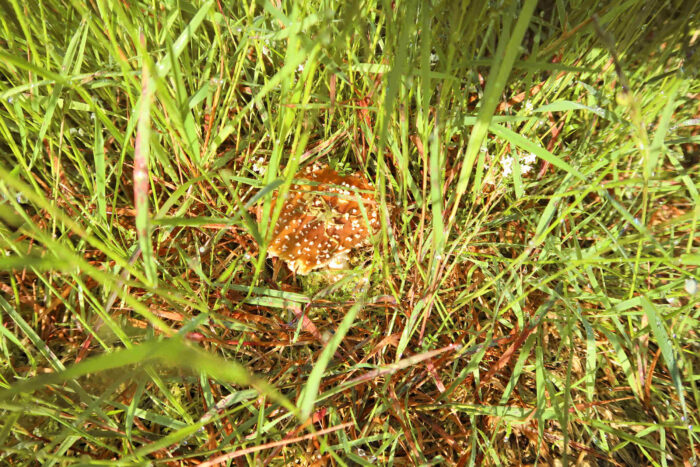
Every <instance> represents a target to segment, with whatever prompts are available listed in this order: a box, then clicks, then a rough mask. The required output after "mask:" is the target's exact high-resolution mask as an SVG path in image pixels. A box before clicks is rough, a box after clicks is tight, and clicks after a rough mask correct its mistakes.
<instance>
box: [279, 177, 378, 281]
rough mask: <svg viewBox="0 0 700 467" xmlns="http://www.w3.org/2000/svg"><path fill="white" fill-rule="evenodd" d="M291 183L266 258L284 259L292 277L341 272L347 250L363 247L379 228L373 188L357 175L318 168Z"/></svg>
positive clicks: (345, 260)
mask: <svg viewBox="0 0 700 467" xmlns="http://www.w3.org/2000/svg"><path fill="white" fill-rule="evenodd" d="M296 179H297V183H296V184H294V185H292V186H291V190H290V192H289V194H288V196H287V199H286V200H285V202H284V206H283V207H282V211H281V213H280V217H279V219H278V220H277V224H276V225H275V230H274V233H273V237H272V241H271V243H270V246H269V247H268V250H267V252H268V254H269V255H270V256H271V257H279V258H281V259H283V260H285V261H286V262H287V265H288V266H289V268H290V269H291V270H292V271H294V272H295V273H297V274H303V275H305V274H308V273H309V272H311V271H312V270H314V269H319V268H324V267H329V268H334V269H339V268H342V267H344V266H345V264H346V263H347V260H348V259H349V257H350V253H351V251H352V250H353V249H354V248H358V247H361V246H364V245H367V244H368V243H369V237H370V235H371V233H374V232H375V231H376V230H377V229H378V228H379V214H378V209H377V204H376V202H375V201H374V195H373V194H372V193H370V192H369V191H371V190H372V186H371V185H370V184H369V183H368V182H367V181H366V180H365V179H364V178H363V177H362V176H360V175H348V176H340V175H338V173H337V172H336V171H335V170H333V169H331V168H329V167H328V166H325V165H319V164H314V165H313V166H309V167H307V168H306V169H305V170H303V171H301V172H299V173H298V174H297V176H296ZM304 182H309V183H304ZM276 201H277V200H275V202H276ZM363 209H364V213H365V214H366V215H367V218H365V217H364V215H363ZM367 221H369V225H368V222H367Z"/></svg>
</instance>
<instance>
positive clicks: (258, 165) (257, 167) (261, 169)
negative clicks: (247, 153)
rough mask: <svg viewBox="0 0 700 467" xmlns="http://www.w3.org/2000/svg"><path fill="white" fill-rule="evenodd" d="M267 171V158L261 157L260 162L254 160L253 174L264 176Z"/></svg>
mask: <svg viewBox="0 0 700 467" xmlns="http://www.w3.org/2000/svg"><path fill="white" fill-rule="evenodd" d="M266 170H267V164H266V163H265V158H264V157H262V156H260V157H258V160H257V161H256V160H253V172H255V173H259V174H260V175H264V174H265V171H266Z"/></svg>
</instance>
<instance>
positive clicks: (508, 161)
mask: <svg viewBox="0 0 700 467" xmlns="http://www.w3.org/2000/svg"><path fill="white" fill-rule="evenodd" d="M499 162H500V163H501V167H503V176H504V177H507V176H509V175H510V174H511V173H512V172H513V158H512V157H511V156H508V157H502V158H501V160H500V161H499Z"/></svg>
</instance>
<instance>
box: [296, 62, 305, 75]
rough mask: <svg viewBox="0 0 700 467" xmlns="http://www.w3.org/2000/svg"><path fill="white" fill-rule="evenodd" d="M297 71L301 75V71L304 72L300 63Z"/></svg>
mask: <svg viewBox="0 0 700 467" xmlns="http://www.w3.org/2000/svg"><path fill="white" fill-rule="evenodd" d="M297 71H298V72H299V73H301V72H302V71H304V64H303V63H300V64H299V66H298V67H297Z"/></svg>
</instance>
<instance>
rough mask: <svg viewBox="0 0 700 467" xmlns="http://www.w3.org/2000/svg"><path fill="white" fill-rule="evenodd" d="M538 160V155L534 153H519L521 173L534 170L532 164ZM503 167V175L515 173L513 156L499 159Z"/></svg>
mask: <svg viewBox="0 0 700 467" xmlns="http://www.w3.org/2000/svg"><path fill="white" fill-rule="evenodd" d="M535 161H537V156H536V155H535V154H534V153H530V154H520V153H518V162H519V163H520V173H521V174H523V175H524V174H526V173H528V172H530V171H531V170H532V166H533V164H534V163H535ZM499 162H500V163H501V167H503V177H507V176H509V175H510V174H511V173H513V156H508V157H502V158H501V160H500V161H499Z"/></svg>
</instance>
